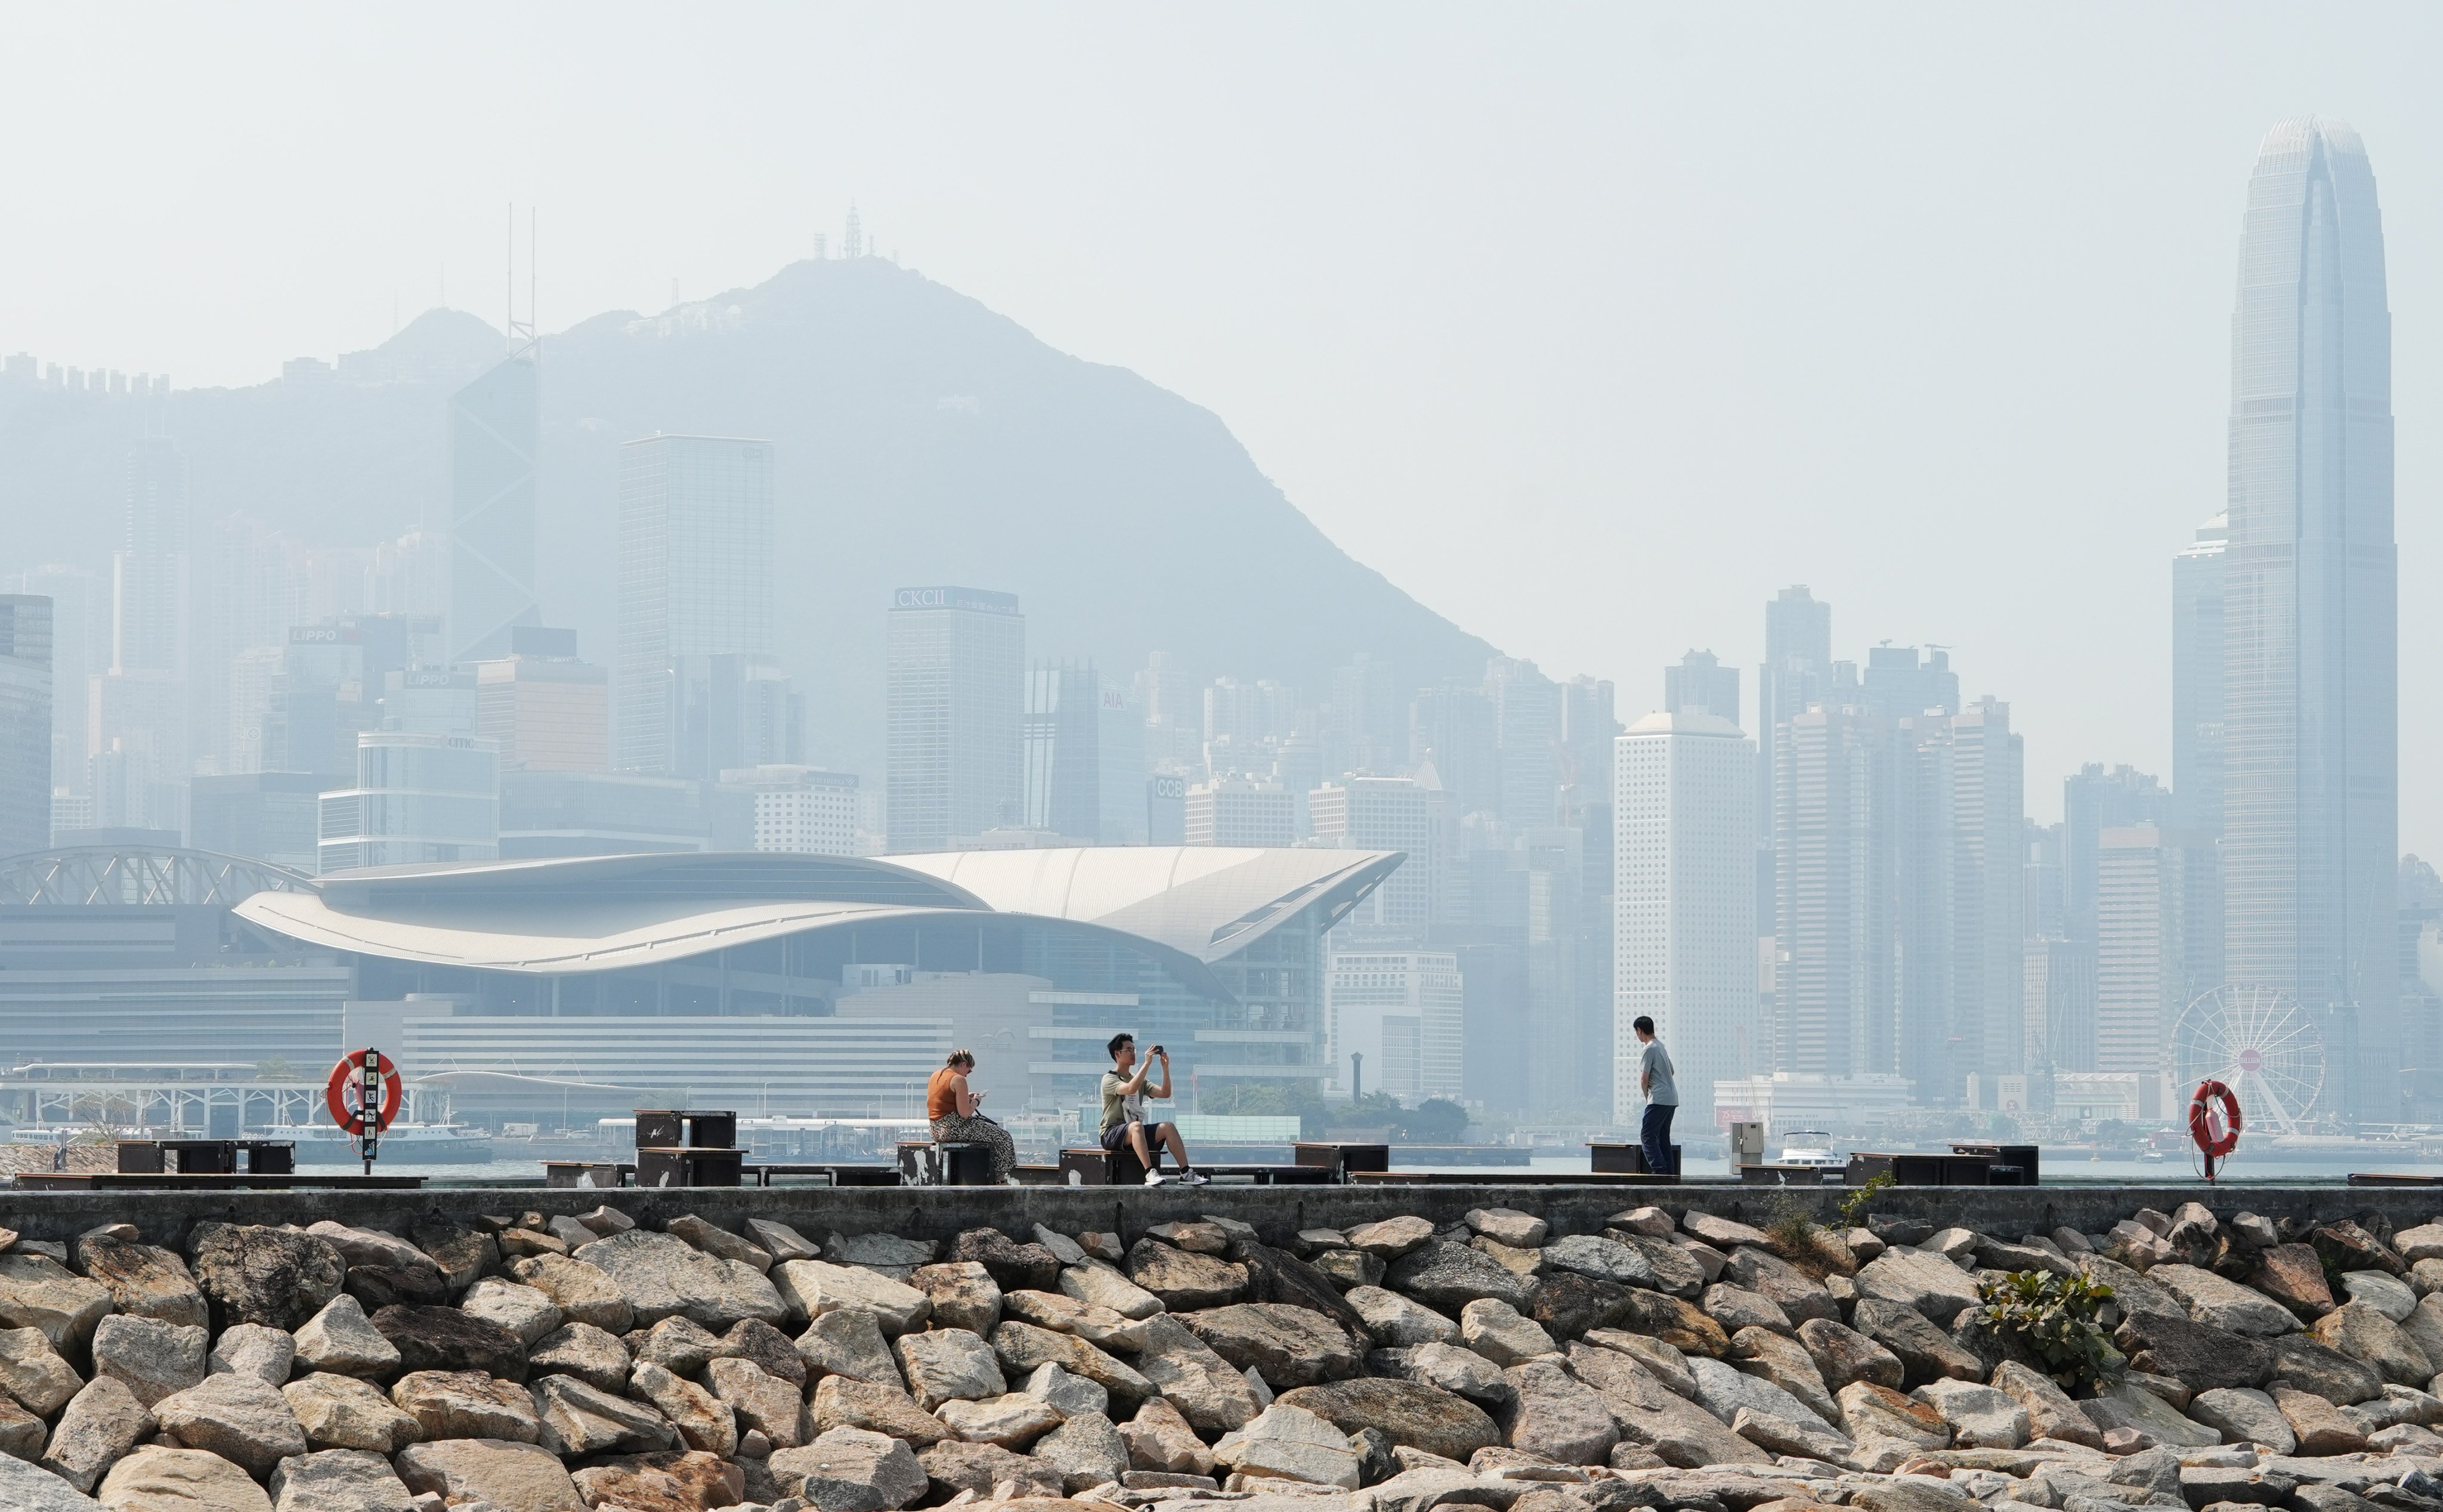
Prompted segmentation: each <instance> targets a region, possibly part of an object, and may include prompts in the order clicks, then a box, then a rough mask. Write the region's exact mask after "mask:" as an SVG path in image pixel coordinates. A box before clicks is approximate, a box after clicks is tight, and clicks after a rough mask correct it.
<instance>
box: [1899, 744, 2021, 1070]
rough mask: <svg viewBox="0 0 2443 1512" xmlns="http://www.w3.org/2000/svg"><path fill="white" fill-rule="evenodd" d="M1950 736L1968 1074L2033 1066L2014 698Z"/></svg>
mask: <svg viewBox="0 0 2443 1512" xmlns="http://www.w3.org/2000/svg"><path fill="white" fill-rule="evenodd" d="M1951 744H1952V764H1953V765H1952V770H1953V775H1954V781H1955V782H1956V784H1957V786H1956V794H1957V797H1956V802H1957V804H1958V816H1959V817H1958V831H1957V833H1958V837H1959V862H1958V870H1957V872H1956V882H1955V891H1954V893H1953V898H1954V903H1953V911H1954V919H1955V923H1956V929H1957V931H1958V936H1957V938H1958V947H1957V950H1956V953H1955V955H1954V958H1953V961H1954V964H1953V971H1954V977H1953V982H1954V986H1955V988H1956V991H1957V993H1958V1000H1957V1001H1958V1005H1959V1006H1958V1010H1957V1013H1956V1016H1955V1018H1954V1020H1953V1025H1954V1027H1953V1033H1954V1035H1955V1037H1956V1039H1957V1040H1958V1042H1959V1044H1960V1058H1959V1064H1958V1075H1959V1078H1960V1079H1962V1080H1963V1081H1964V1080H1965V1079H1966V1077H1967V1076H1968V1074H1969V1073H1971V1072H1980V1073H1982V1074H1984V1075H1986V1076H1989V1077H1993V1076H2008V1075H2011V1074H2013V1073H2016V1072H2020V1071H2024V1070H2026V1069H2027V1066H2026V1061H2025V1060H2024V1056H2025V1053H2026V1052H2025V1044H2026V1041H2025V1030H2024V1018H2025V1011H2026V1000H2027V984H2026V973H2027V963H2026V955H2025V942H2026V939H2027V904H2026V902H2025V897H2024V894H2023V893H2022V891H2021V886H2022V884H2023V882H2024V881H2025V880H2026V876H2027V867H2028V861H2027V857H2028V849H2027V802H2026V793H2025V789H2024V787H2023V785H2022V784H2023V773H2024V770H2025V767H2026V765H2027V758H2026V742H2025V741H2024V740H2023V739H2022V738H2021V737H2020V736H2019V735H2017V734H2015V733H2013V732H2012V730H2011V706H2010V705H2009V704H2006V703H2003V702H2002V701H2001V700H1999V699H1997V698H1993V697H1991V696H1987V697H1984V698H1979V699H1977V700H1976V701H1975V702H1974V703H1972V704H1970V705H1969V706H1968V707H1967V708H1966V709H1963V710H1960V711H1959V713H1958V714H1957V715H1956V716H1955V717H1954V718H1953V719H1952V721H1951ZM1922 1091H1923V1089H1920V1093H1922Z"/></svg>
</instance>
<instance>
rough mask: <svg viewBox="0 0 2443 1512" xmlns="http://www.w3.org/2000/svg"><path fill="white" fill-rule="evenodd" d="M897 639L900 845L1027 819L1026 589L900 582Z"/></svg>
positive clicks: (891, 718) (891, 734) (893, 795)
mask: <svg viewBox="0 0 2443 1512" xmlns="http://www.w3.org/2000/svg"><path fill="white" fill-rule="evenodd" d="M889 640H890V654H889V661H890V665H889V671H888V682H889V690H888V703H889V713H888V720H887V723H888V727H889V728H888V730H887V743H888V747H889V755H888V759H889V763H890V790H889V791H890V798H889V808H888V813H887V817H886V822H887V823H888V824H889V826H890V836H891V850H893V851H894V852H900V853H906V852H909V851H940V850H947V849H949V847H950V845H951V844H952V842H953V840H954V839H964V838H971V837H974V836H978V835H981V834H983V832H984V831H986V830H989V829H999V828H1001V827H1004V826H1010V825H1016V824H1019V823H1020V822H1022V821H1023V818H1024V808H1025V797H1026V790H1025V785H1024V782H1023V772H1022V767H1021V765H1020V755H1021V753H1020V751H1019V730H1020V726H1021V724H1022V723H1023V720H1024V713H1025V708H1026V618H1025V617H1024V616H1022V615H1020V614H1019V611H1018V597H1017V596H1016V595H1015V594H1006V593H992V592H989V591H987V590H985V589H982V588H952V587H940V588H901V589H899V590H897V591H896V592H895V593H893V594H892V595H891V611H890V629H889Z"/></svg>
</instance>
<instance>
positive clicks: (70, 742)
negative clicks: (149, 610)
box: [6, 564, 111, 793]
mask: <svg viewBox="0 0 2443 1512" xmlns="http://www.w3.org/2000/svg"><path fill="white" fill-rule="evenodd" d="M6 586H7V588H8V591H9V592H10V593H22V594H34V595H38V596H40V597H43V598H46V599H50V600H51V784H52V786H54V787H59V788H66V789H69V790H71V791H73V792H78V793H82V792H84V791H85V790H86V788H85V783H86V776H87V774H86V772H85V758H86V757H87V756H89V755H90V754H92V753H91V752H90V751H89V750H88V749H87V748H86V747H85V699H86V689H87V687H88V685H89V683H90V680H91V678H92V676H93V674H94V673H99V672H101V671H103V670H104V669H106V668H108V667H109V665H110V639H111V626H110V584H109V582H108V581H105V580H103V579H101V578H100V577H98V576H96V575H95V574H93V573H90V572H86V571H84V570H83V568H80V567H64V566H59V565H56V564H55V565H51V566H44V567H36V568H34V569H33V570H31V571H29V572H21V573H18V574H16V575H15V576H13V577H11V578H10V579H9V581H8V583H7V585H6Z"/></svg>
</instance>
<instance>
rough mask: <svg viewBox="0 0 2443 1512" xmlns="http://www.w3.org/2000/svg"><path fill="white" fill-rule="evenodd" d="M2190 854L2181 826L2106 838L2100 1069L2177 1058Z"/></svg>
mask: <svg viewBox="0 0 2443 1512" xmlns="http://www.w3.org/2000/svg"><path fill="white" fill-rule="evenodd" d="M2182 854H2183V852H2182V848H2181V846H2180V845H2179V843H2178V840H2177V835H2176V833H2175V832H2173V831H2168V830H2164V829H2160V828H2158V827H2156V826H2154V825H2151V824H2150V825H2135V826H2131V827H2129V828H2125V829H2107V830H2105V831H2103V834H2102V835H2101V836H2100V837H2099V838H2098V841H2097V856H2098V864H2097V888H2096V949H2095V1060H2094V1064H2093V1067H2092V1069H2094V1070H2097V1071H2136V1072H2154V1071H2159V1070H2161V1069H2162V1068H2163V1067H2165V1066H2167V1065H2169V1064H2171V1054H2172V1026H2173V1024H2174V1023H2176V1022H2177V1019H2178V1017H2179V1012H2180V1009H2181V1007H2182V1006H2183V1005H2185V1003H2186V1002H2187V998H2186V995H2185V994H2184V992H2183V986H2184V981H2183V975H2182V961H2181V957H2182V946H2183V942H2184V937H2185V931H2184V926H2183V925H2182V922H2181V917H2180V905H2181V900H2182V898H2183V896H2184V895H2185V894H2186V891H2187V890H2186V888H2185V886H2184V884H2183V879H2182V877H2181V875H2180V867H2181V859H2182Z"/></svg>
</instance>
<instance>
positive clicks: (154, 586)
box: [111, 436, 187, 675]
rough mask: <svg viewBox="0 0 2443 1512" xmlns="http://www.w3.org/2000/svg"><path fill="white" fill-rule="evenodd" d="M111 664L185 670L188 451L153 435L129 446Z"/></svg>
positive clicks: (124, 668)
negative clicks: (183, 450) (125, 505)
mask: <svg viewBox="0 0 2443 1512" xmlns="http://www.w3.org/2000/svg"><path fill="white" fill-rule="evenodd" d="M111 606H112V615H111V628H112V633H113V637H114V638H113V643H112V647H111V665H112V666H113V667H114V668H116V669H117V670H119V671H120V672H157V673H170V674H172V675H176V674H177V673H181V672H183V671H185V667H186V661H185V655H186V626H187V458H186V455H185V453H183V452H180V451H179V450H178V448H177V444H176V443H175V442H173V441H171V440H169V439H168V438H167V437H164V436H150V437H147V438H146V439H144V440H141V441H138V442H137V443H136V444H135V445H134V446H132V447H130V448H129V449H128V452H127V509H126V513H125V515H124V516H123V524H122V526H121V528H120V533H119V551H118V553H117V555H115V556H114V557H113V558H112V559H111Z"/></svg>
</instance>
